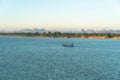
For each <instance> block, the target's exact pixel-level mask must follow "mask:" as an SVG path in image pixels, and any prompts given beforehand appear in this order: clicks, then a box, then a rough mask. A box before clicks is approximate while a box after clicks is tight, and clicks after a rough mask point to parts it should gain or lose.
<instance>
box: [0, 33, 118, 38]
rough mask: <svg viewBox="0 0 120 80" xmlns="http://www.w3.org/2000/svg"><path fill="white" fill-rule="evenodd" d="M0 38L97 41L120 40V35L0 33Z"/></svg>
mask: <svg viewBox="0 0 120 80" xmlns="http://www.w3.org/2000/svg"><path fill="white" fill-rule="evenodd" d="M0 36H22V37H38V38H99V39H120V34H114V33H61V32H44V33H38V32H36V33H0Z"/></svg>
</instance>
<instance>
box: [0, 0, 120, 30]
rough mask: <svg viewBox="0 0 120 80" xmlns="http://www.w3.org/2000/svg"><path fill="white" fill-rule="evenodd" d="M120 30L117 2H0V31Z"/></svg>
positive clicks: (46, 0) (20, 0) (5, 0)
mask: <svg viewBox="0 0 120 80" xmlns="http://www.w3.org/2000/svg"><path fill="white" fill-rule="evenodd" d="M24 28H45V29H49V30H79V29H97V30H99V29H120V0H0V30H1V29H6V30H18V29H24Z"/></svg>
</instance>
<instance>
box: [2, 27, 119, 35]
mask: <svg viewBox="0 0 120 80" xmlns="http://www.w3.org/2000/svg"><path fill="white" fill-rule="evenodd" d="M50 31H51V32H62V33H64V32H67V33H101V34H102V33H112V34H120V30H93V29H86V30H85V29H81V30H77V31H72V32H71V31H58V30H57V31H56V30H50ZM14 32H16V33H36V32H38V33H44V32H49V31H48V30H46V29H38V28H34V29H21V30H13V31H8V30H7V31H6V30H0V33H14Z"/></svg>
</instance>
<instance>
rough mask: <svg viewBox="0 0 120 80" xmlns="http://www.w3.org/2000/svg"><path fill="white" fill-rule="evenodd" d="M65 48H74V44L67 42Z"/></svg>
mask: <svg viewBox="0 0 120 80" xmlns="http://www.w3.org/2000/svg"><path fill="white" fill-rule="evenodd" d="M63 46H64V47H74V44H73V43H67V42H65V43H63Z"/></svg>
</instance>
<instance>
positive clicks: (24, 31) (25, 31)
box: [13, 28, 48, 33]
mask: <svg viewBox="0 0 120 80" xmlns="http://www.w3.org/2000/svg"><path fill="white" fill-rule="evenodd" d="M13 32H20V33H36V32H38V33H44V32H48V31H47V30H45V29H38V28H34V29H22V30H18V31H13Z"/></svg>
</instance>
